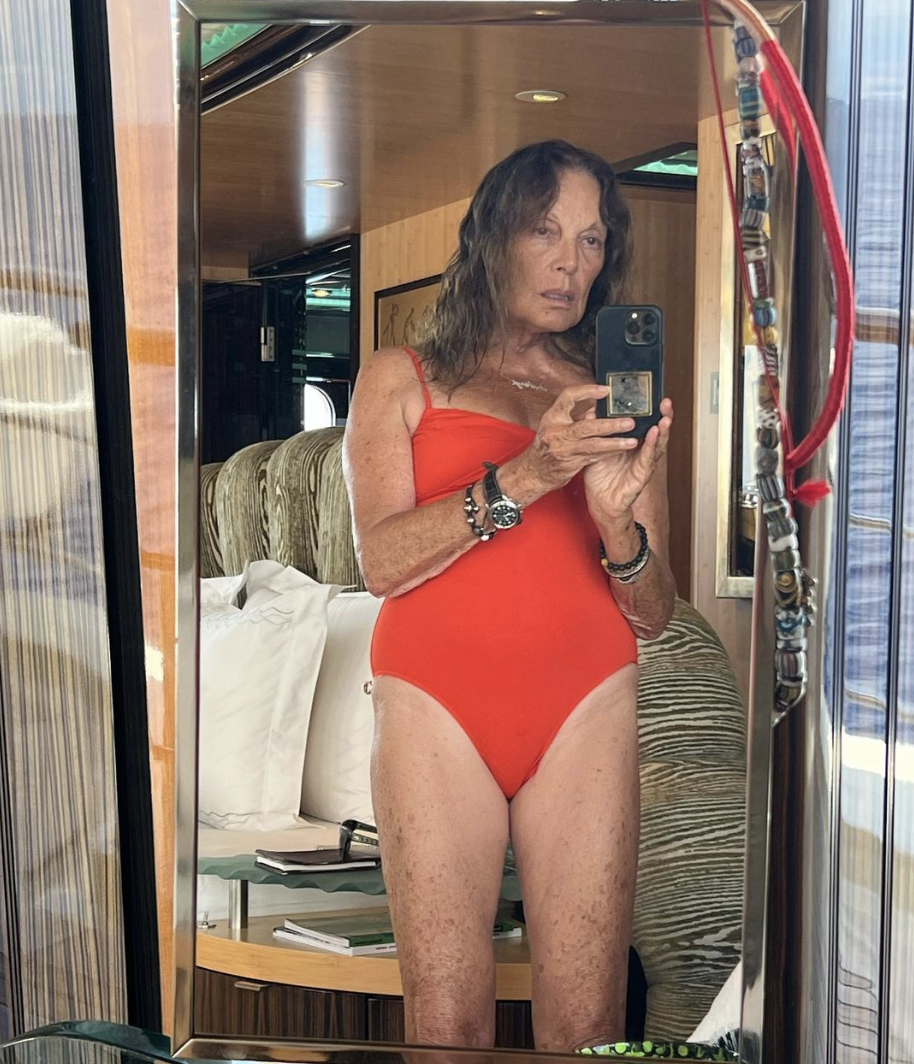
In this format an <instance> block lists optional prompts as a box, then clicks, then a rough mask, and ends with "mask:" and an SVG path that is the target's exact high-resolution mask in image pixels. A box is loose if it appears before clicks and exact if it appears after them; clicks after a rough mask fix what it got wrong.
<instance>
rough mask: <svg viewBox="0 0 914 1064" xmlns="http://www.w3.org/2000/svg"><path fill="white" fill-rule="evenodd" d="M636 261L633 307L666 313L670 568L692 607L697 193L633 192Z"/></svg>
mask: <svg viewBox="0 0 914 1064" xmlns="http://www.w3.org/2000/svg"><path fill="white" fill-rule="evenodd" d="M623 193H624V195H625V198H626V200H627V201H628V205H629V207H630V209H631V212H632V232H633V235H634V255H633V258H632V267H631V273H630V275H629V284H628V295H627V297H626V298H627V300H628V301H629V302H632V303H656V304H657V305H658V306H659V307H661V308H662V309H663V313H664V390H665V392H666V394H667V395H669V396H670V397H671V398H672V400H673V405H674V410H675V424H674V429H673V436H672V438H671V441H670V448H669V451H668V452H667V467H668V473H667V494H668V496H669V500H670V568H671V569H672V571H673V576H674V577H675V578H676V587H677V590H678V592H679V595H680V597H681V598H684V599H688V600H689V601H691V564H692V560H691V543H692V513H693V508H694V504H695V500H694V498H693V482H692V438H693V435H694V432H695V417H696V412H695V410H694V408H693V377H694V372H695V339H694V338H695V273H694V271H693V269H692V263H693V262H694V260H695V193H694V192H691V191H676V190H669V189H652V188H642V187H640V186H628V187H626V188H623Z"/></svg>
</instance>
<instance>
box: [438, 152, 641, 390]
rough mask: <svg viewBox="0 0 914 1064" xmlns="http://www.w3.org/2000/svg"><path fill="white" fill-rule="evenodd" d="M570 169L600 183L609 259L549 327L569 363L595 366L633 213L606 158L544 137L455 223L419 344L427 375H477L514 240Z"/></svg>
mask: <svg viewBox="0 0 914 1064" xmlns="http://www.w3.org/2000/svg"><path fill="white" fill-rule="evenodd" d="M568 170H579V171H583V172H584V173H588V174H590V175H591V176H592V177H593V178H594V179H595V180H596V181H597V184H599V186H600V217H601V219H602V221H603V223H604V224H605V226H606V228H607V238H606V261H605V262H604V265H603V269H602V270H601V271H600V273H599V274H598V275H597V278H596V280H595V281H594V283H593V287H592V288H591V290H590V296H589V297H588V300H587V306H586V308H585V310H584V314H583V316H582V318H581V320H580V321H579V322H578V324H577V325H575V326H574V327H573V328H571V329H568V330H567V331H566V332H564V333H554V334H553V339H554V341H555V343H556V346H557V347H558V349H559V350H560V352H561V354H562V355H563V356H564V357H565V358H566V359H568V361H569V362H574V363H576V364H577V365H580V366H586V367H588V368H592V366H593V344H594V322H595V319H596V315H597V311H598V310H599V309H600V308H601V307H603V306H605V305H606V304H607V303H611V302H613V301H615V300H617V299H618V298H619V295H620V293H621V289H622V286H623V283H624V280H625V273H626V269H627V267H628V263H629V260H630V258H631V238H630V228H631V216H630V214H629V211H628V207H627V206H626V205H625V202H624V201H623V199H622V197H621V196H620V194H619V191H618V187H617V183H616V175H615V172H614V171H613V168H612V167H611V166H610V165H609V163H607V162H606V161H605V159H601V158H600V156H599V155H595V154H594V153H593V152H589V151H585V150H584V149H582V148H576V147H574V145H572V144H569V143H568V142H567V141H564V140H545V141H542V142H540V143H539V144H530V145H528V146H527V147H525V148H519V149H518V150H517V151H515V152H514V153H513V154H511V155H509V156H508V157H507V158H506V159H503V160H502V161H501V162H500V163H498V164H497V165H496V166H493V167H492V169H491V170H490V171H489V172H488V173H487V174H486V176H485V177H484V178H483V179H482V183H481V184H480V186H479V188H478V189H477V190H476V194H475V195H474V196H473V200H472V202H471V203H470V208H469V210H468V211H467V213H466V216H465V217H464V219H463V221H462V222H461V223H460V233H459V244H458V248H457V251H456V253H455V254H454V257H453V258H452V259H451V261H450V262H449V263H448V265H447V268H446V270H445V272H444V275H443V277H442V281H441V291H440V292H439V294H438V298H437V300H436V302H435V304H434V306H433V308H432V309H431V311H430V313H429V315H428V317H427V318H426V319H425V321H424V323H423V330H422V333H421V335H420V339H419V344H418V346H419V349H420V351H421V352H422V355H423V361H424V362H425V363H426V364H427V365H428V366H429V368H430V369H431V375H432V378H433V379H434V380H436V381H440V382H443V383H445V384H447V385H449V386H450V387H451V390H453V389H455V388H457V387H458V386H459V385H461V384H465V383H466V382H467V381H468V380H469V379H470V378H471V377H472V376H473V375H474V374H475V372H476V370H477V369H478V368H479V363H480V361H481V359H482V357H483V355H484V354H485V352H486V351H487V350H488V348H489V346H490V344H491V343H492V340H493V338H494V337H495V336H497V335H498V333H499V331H500V330H501V328H502V326H503V325H504V323H505V317H506V309H505V286H506V284H507V282H508V281H509V279H510V276H511V255H512V246H513V243H514V240H515V238H516V237H517V236H518V235H519V234H520V233H522V232H524V231H525V230H527V229H529V228H530V227H532V226H533V225H535V224H536V222H537V221H539V220H540V219H541V218H542V217H543V215H544V214H546V213H547V212H548V211H549V209H550V208H551V207H552V205H553V204H554V203H555V200H556V198H557V196H558V192H559V182H560V180H561V176H562V174H563V173H564V172H565V171H568Z"/></svg>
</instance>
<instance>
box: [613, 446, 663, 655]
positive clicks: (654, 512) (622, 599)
mask: <svg viewBox="0 0 914 1064" xmlns="http://www.w3.org/2000/svg"><path fill="white" fill-rule="evenodd" d="M636 521H637V522H638V523H639V524H641V525H643V526H644V528H645V530H646V531H647V541H648V547H649V549H650V558H649V560H648V563H647V565H646V566H645V567H644V568H643V569H642V570H641V572H640V573H639V574H638V575H637V576H636V577H635V579H634V581H633V582H632V583H630V584H627V583H623V582H622V581H620V580H616V579H614V578H613V577H611V576H609V575H608V574H607V580H608V581H609V585H610V587H611V589H612V593H613V596H614V598H615V600H616V602H617V603H618V605H619V609H620V610H621V612H622V615H623V616H624V617H625V619H626V620H627V621H628V623H629V624H630V625H631V627H632V630H633V631H634V633H635V635H637V636H638V637H639V638H640V639H656V638H657V637H658V636H659V635H660V634H661V632H662V631H663V630H664V628H666V626H667V624H668V623H669V621H670V618H671V617H672V616H673V603H674V601H675V598H676V581H675V580H674V579H673V574H672V572H671V570H670V561H669V539H670V515H669V503H668V500H667V463H666V454H663V455H661V456H660V458H659V459H658V460H657V464H656V466H655V467H654V471H653V474H652V476H651V478H650V480H649V481H648V483H647V485H646V486H645V488H644V490H643V491H642V492H641V494H640V495H639V496H638V498H637V499H636V500H635V501H634V503H633V505H632V507H631V509H630V510H629V511H628V512H627V513H623V514H619V515H615V514H613V515H612V516H604V515H600V516H599V517H597V519H596V523H597V527H598V528H599V531H600V537H601V539H602V540H603V547H604V549H605V551H606V557H607V560H608V561H610V562H616V563H617V564H619V565H621V564H624V563H625V562H628V561H631V560H632V559H633V558H635V557H636V556H637V554H638V551H639V550H640V548H641V540H640V537H639V535H638V531H637V529H636V528H635V522H636Z"/></svg>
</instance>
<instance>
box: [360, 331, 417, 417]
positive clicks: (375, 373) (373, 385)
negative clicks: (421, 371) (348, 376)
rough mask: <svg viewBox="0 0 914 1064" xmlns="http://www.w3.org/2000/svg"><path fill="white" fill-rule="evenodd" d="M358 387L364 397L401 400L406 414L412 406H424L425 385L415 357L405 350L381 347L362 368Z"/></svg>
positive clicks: (402, 348)
mask: <svg viewBox="0 0 914 1064" xmlns="http://www.w3.org/2000/svg"><path fill="white" fill-rule="evenodd" d="M357 387H359V388H361V389H362V392H363V394H364V393H365V392H370V393H372V394H374V395H376V396H377V397H378V398H383V399H384V400H385V401H389V400H390V399H392V398H396V399H398V400H399V401H400V404H401V406H402V407H403V410H404V413H405V412H406V410H407V408H408V407H410V406H414V405H417V406H418V407H419V408H420V409H421V408H424V407H425V398H424V395H423V391H422V384H421V382H420V380H419V377H418V375H417V373H416V367H415V365H414V363H413V357H412V356H411V355H410V353H409V352H408V351H407V349H406V348H405V347H382V348H379V349H378V350H377V351H374V352H372V354H371V355H369V357H368V358H367V359H366V360H365V361H364V362H362V364H361V365H360V366H359V374H358V380H357Z"/></svg>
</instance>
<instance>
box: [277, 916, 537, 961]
mask: <svg viewBox="0 0 914 1064" xmlns="http://www.w3.org/2000/svg"><path fill="white" fill-rule="evenodd" d="M522 933H523V927H522V925H521V924H519V923H517V922H516V921H515V920H507V919H502V918H500V917H499V918H498V919H497V920H496V921H495V926H494V928H493V930H492V937H493V939H502V938H520V936H521V934H522ZM273 935H274V937H275V938H278V939H281V940H282V941H283V942H293V943H295V945H297V946H307V947H309V948H311V949H322V950H327V951H328V952H330V953H341V954H343V956H346V957H363V956H365V955H367V954H371V953H393V952H394V950H395V949H396V944H395V943H394V932H393V927H392V926H391V923H390V913H389V912H387V911H384V912H377V911H374V912H365V913H360V912H358V911H353V912H351V913H333V915H331V916H320V915H317V914H315V915H314V916H299V917H296V918H295V919H294V920H291V919H287V920H286V921H285V923H284V924H283V925H282V927H275V928H274V929H273Z"/></svg>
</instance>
